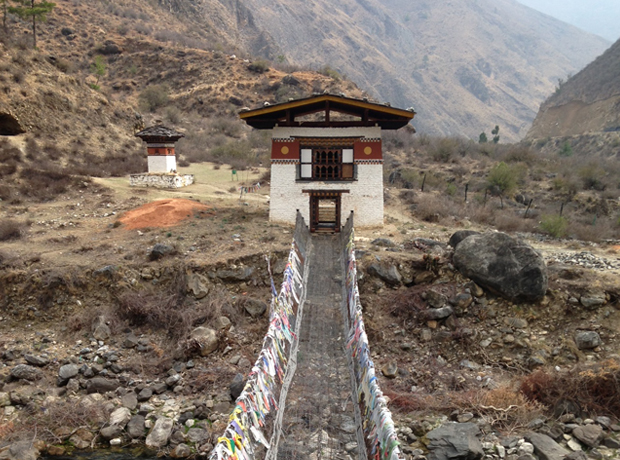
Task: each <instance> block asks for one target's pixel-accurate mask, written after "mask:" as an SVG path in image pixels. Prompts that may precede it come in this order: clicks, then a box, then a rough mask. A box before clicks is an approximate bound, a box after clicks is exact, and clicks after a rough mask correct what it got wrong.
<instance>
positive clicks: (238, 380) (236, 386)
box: [228, 374, 245, 400]
mask: <svg viewBox="0 0 620 460" xmlns="http://www.w3.org/2000/svg"><path fill="white" fill-rule="evenodd" d="M244 387H245V381H244V380H243V374H237V375H235V378H234V379H233V381H232V382H231V383H230V385H229V386H228V389H229V390H230V396H231V397H232V399H233V400H236V399H237V398H238V397H239V395H240V394H241V392H242V391H243V388H244Z"/></svg>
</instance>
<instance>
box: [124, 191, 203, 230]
mask: <svg viewBox="0 0 620 460" xmlns="http://www.w3.org/2000/svg"><path fill="white" fill-rule="evenodd" d="M210 209H211V207H210V206H207V205H204V204H201V203H197V202H196V201H192V200H184V199H178V198H174V199H170V200H158V201H153V202H152V203H148V204H145V205H143V206H140V207H139V208H136V209H132V210H131V211H127V212H126V213H125V214H123V215H122V216H121V217H120V218H119V219H118V220H119V221H120V222H121V223H123V224H124V225H125V228H126V229H127V230H134V229H136V228H146V227H152V228H153V227H155V228H156V227H172V226H173V225H176V224H178V223H179V222H181V221H182V220H184V219H188V218H190V217H192V216H193V215H194V214H195V213H197V212H200V213H204V212H205V211H208V210H210Z"/></svg>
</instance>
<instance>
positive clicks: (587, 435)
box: [573, 424, 603, 447]
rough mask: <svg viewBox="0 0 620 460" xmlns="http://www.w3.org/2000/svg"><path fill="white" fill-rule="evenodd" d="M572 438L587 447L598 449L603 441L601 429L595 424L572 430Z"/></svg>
mask: <svg viewBox="0 0 620 460" xmlns="http://www.w3.org/2000/svg"><path fill="white" fill-rule="evenodd" d="M573 436H574V437H576V438H577V439H579V440H580V441H581V442H582V443H584V444H585V445H586V446H588V447H598V445H599V444H600V442H601V439H603V428H602V427H601V426H600V425H595V424H592V425H585V426H578V427H577V428H575V429H574V430H573Z"/></svg>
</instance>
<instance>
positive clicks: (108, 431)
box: [99, 425, 123, 441]
mask: <svg viewBox="0 0 620 460" xmlns="http://www.w3.org/2000/svg"><path fill="white" fill-rule="evenodd" d="M122 432H123V429H122V428H121V427H120V426H118V425H110V426H106V427H105V428H102V429H101V431H100V432H99V434H100V435H101V437H102V438H103V439H104V440H106V441H109V440H110V439H114V438H117V437H119V436H120V435H121V433H122Z"/></svg>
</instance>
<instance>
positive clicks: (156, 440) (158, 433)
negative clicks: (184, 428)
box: [146, 417, 174, 449]
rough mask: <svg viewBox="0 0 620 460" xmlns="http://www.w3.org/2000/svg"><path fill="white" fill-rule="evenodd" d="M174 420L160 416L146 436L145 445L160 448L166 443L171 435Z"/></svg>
mask: <svg viewBox="0 0 620 460" xmlns="http://www.w3.org/2000/svg"><path fill="white" fill-rule="evenodd" d="M173 426H174V422H173V421H172V420H171V419H169V418H168V417H160V418H158V419H157V421H156V422H155V425H154V426H153V429H151V432H150V433H149V435H148V436H147V437H146V446H147V447H150V448H151V449H161V448H162V447H164V446H165V445H166V444H168V440H169V439H170V436H171V435H172V427H173Z"/></svg>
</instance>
